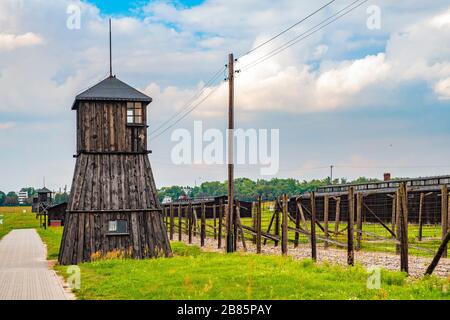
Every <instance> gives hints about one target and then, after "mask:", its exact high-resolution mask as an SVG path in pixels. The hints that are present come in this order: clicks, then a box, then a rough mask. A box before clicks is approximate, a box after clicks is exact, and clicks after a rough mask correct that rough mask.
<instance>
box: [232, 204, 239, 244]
mask: <svg viewBox="0 0 450 320" xmlns="http://www.w3.org/2000/svg"><path fill="white" fill-rule="evenodd" d="M234 206H235V208H234V210H233V212H234V213H233V217H234V221H233V228H234V233H233V234H234V247H233V248H234V251H236V250H237V244H238V239H239V230H238V227H239V226H238V218H237V210H238V207H239V201H235V202H234Z"/></svg>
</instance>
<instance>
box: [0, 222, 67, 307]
mask: <svg viewBox="0 0 450 320" xmlns="http://www.w3.org/2000/svg"><path fill="white" fill-rule="evenodd" d="M67 299H71V296H70V294H68V293H67V292H66V291H65V290H64V288H63V284H62V281H61V280H60V279H59V278H58V276H57V275H56V273H55V272H54V271H53V270H50V269H49V267H48V262H47V250H46V247H45V245H44V243H43V242H42V240H41V238H40V237H39V235H38V234H37V232H36V230H34V229H27V230H13V231H11V232H10V233H9V234H7V235H6V236H5V237H4V238H3V239H2V240H0V300H67Z"/></svg>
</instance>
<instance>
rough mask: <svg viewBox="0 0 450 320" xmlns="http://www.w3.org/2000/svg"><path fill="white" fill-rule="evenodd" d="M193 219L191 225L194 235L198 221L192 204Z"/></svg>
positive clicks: (195, 208)
mask: <svg viewBox="0 0 450 320" xmlns="http://www.w3.org/2000/svg"><path fill="white" fill-rule="evenodd" d="M192 213H193V215H192V217H193V219H192V225H193V229H194V237H196V236H197V223H198V215H197V207H196V206H194V207H193V212H192Z"/></svg>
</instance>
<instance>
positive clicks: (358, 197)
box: [356, 193, 364, 251]
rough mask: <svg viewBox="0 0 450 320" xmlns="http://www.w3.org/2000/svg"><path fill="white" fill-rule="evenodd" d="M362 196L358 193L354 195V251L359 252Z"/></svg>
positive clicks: (361, 226)
mask: <svg viewBox="0 0 450 320" xmlns="http://www.w3.org/2000/svg"><path fill="white" fill-rule="evenodd" d="M363 201H364V199H363V195H362V194H361V193H358V194H357V195H356V251H360V250H361V240H362V228H363V221H362V219H363V218H362V204H363Z"/></svg>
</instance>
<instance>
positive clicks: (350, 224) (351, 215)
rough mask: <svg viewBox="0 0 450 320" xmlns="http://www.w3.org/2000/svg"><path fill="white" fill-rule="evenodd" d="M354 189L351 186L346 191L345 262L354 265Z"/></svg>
mask: <svg viewBox="0 0 450 320" xmlns="http://www.w3.org/2000/svg"><path fill="white" fill-rule="evenodd" d="M354 211H355V191H354V188H353V187H350V188H349V191H348V215H347V216H348V219H347V226H348V229H347V264H348V265H349V266H353V265H355V252H354V250H353V223H354V221H355V212H354Z"/></svg>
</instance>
